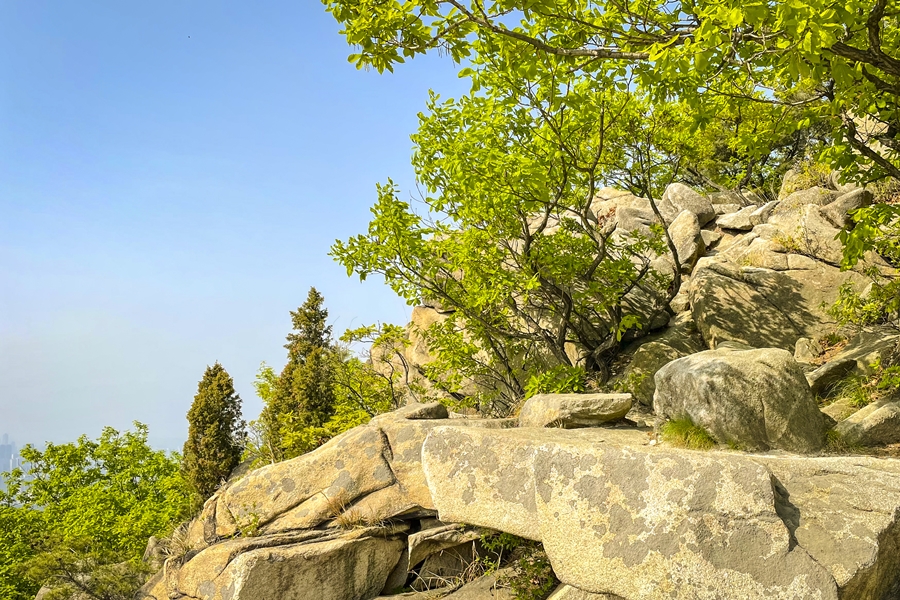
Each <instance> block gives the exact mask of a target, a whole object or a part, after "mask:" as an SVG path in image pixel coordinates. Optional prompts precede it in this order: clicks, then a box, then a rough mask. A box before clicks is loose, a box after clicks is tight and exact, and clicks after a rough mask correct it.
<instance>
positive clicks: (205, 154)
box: [0, 0, 465, 448]
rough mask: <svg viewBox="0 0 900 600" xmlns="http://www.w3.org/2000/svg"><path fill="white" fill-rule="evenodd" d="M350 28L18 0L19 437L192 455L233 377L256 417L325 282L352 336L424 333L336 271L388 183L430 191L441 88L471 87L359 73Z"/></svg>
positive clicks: (10, 387) (13, 320)
mask: <svg viewBox="0 0 900 600" xmlns="http://www.w3.org/2000/svg"><path fill="white" fill-rule="evenodd" d="M338 29H339V26H338V24H337V23H336V22H335V21H334V20H333V19H332V17H331V16H330V15H328V14H327V13H326V12H325V9H324V7H323V6H322V5H321V4H320V3H319V2H317V1H315V0H303V1H301V2H282V1H278V2H274V1H273V2H267V3H248V2H207V1H202V2H200V1H184V0H181V1H179V2H160V1H157V2H144V3H137V2H112V1H109V2H63V1H57V2H39V3H38V2H11V1H0V434H2V433H3V432H4V431H8V432H9V433H10V434H12V435H13V437H14V438H16V441H17V442H19V443H22V442H26V441H27V442H33V443H41V442H43V441H44V440H52V441H68V440H71V439H74V438H75V437H77V436H78V435H79V434H82V433H86V434H88V435H90V436H96V435H97V434H98V433H99V432H100V429H101V427H102V426H104V425H111V426H114V427H117V428H126V427H128V426H129V425H130V423H131V422H132V421H133V420H138V421H141V422H144V423H147V424H148V425H149V427H150V435H151V438H152V439H153V441H154V443H156V444H157V445H159V446H162V447H171V448H176V447H179V446H180V443H181V441H182V440H183V439H184V436H185V434H186V429H187V425H186V421H185V417H184V415H185V413H186V412H187V410H188V407H189V406H190V402H191V400H192V398H193V395H194V393H196V386H197V381H198V380H199V378H200V377H201V375H202V373H203V370H204V368H205V366H206V365H207V364H212V363H213V362H214V361H216V360H218V361H220V362H222V364H223V365H224V366H225V368H226V369H227V370H228V371H229V372H230V373H231V375H232V376H233V377H234V379H235V385H236V387H237V388H238V391H239V392H240V394H241V396H242V398H243V399H244V413H245V416H246V417H248V418H254V417H255V416H256V414H257V413H258V411H259V408H260V404H259V401H258V399H257V398H256V397H255V395H254V393H253V388H252V381H253V377H254V374H255V372H256V370H257V368H258V366H259V363H260V362H261V361H263V360H265V361H267V362H268V363H270V364H272V365H273V366H276V367H280V366H281V365H283V363H284V352H285V351H284V349H283V348H282V344H283V343H284V341H283V340H284V336H285V335H286V334H287V333H288V331H289V328H290V318H289V315H288V311H290V310H292V309H295V308H296V307H297V306H298V305H299V304H301V303H302V302H303V300H304V299H305V297H306V293H307V290H308V289H309V287H310V286H311V285H315V286H316V287H317V288H318V289H319V291H321V292H322V293H323V294H324V296H325V298H326V304H327V307H328V309H329V311H330V316H331V320H332V322H333V325H334V329H335V332H337V333H339V332H341V331H343V330H344V329H345V328H346V327H349V326H356V325H359V324H363V323H370V322H374V321H387V322H396V323H404V322H405V321H406V320H407V317H408V314H409V308H408V307H406V306H405V305H404V304H403V302H402V301H400V300H399V299H397V298H396V297H395V296H394V295H393V293H392V292H391V291H390V290H389V289H388V288H387V287H385V286H384V285H382V284H380V283H377V282H375V281H367V282H366V283H364V284H360V283H359V282H358V280H356V279H355V278H354V279H351V278H348V277H347V276H346V272H345V271H344V270H343V268H342V267H340V265H338V264H337V263H334V262H333V261H332V260H331V259H330V258H329V257H328V256H327V252H328V248H329V246H330V245H331V244H332V243H333V241H334V240H335V239H336V238H341V239H344V238H347V237H349V236H350V235H353V234H356V233H360V232H363V231H364V230H365V227H366V224H367V222H368V217H369V211H368V207H369V206H370V205H371V204H372V203H373V202H374V199H375V183H376V182H380V181H384V180H386V179H387V178H388V177H393V178H394V179H395V181H397V182H398V183H399V184H400V185H401V186H402V187H403V188H404V189H405V190H410V189H412V187H413V174H412V169H411V167H410V166H409V157H410V154H411V151H412V148H411V142H410V140H409V134H410V133H412V132H413V131H414V130H415V128H416V122H417V120H416V114H417V113H418V112H419V111H422V110H423V109H424V107H425V100H426V98H427V90H428V89H429V88H432V89H434V90H435V91H437V92H439V93H441V94H442V95H444V96H458V95H459V94H461V93H463V92H464V91H465V87H464V82H463V81H462V80H459V79H457V78H456V76H455V72H456V69H455V68H454V65H453V64H452V63H451V62H450V61H449V59H442V58H440V57H437V56H429V57H426V58H422V59H416V60H415V61H413V62H411V63H409V64H407V65H402V66H401V68H399V69H398V70H397V73H395V74H393V75H391V74H385V75H379V74H378V73H377V72H374V71H373V72H367V71H357V70H356V68H355V67H354V66H353V65H351V64H349V63H348V62H347V58H346V57H347V55H348V54H349V53H350V52H351V51H352V49H351V48H350V47H349V46H347V44H346V42H345V41H344V39H343V37H342V36H340V35H339V34H338Z"/></svg>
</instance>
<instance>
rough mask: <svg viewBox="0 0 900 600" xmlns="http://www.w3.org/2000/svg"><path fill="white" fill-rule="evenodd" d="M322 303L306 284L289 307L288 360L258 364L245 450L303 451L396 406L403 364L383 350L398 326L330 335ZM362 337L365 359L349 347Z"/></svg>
mask: <svg viewBox="0 0 900 600" xmlns="http://www.w3.org/2000/svg"><path fill="white" fill-rule="evenodd" d="M323 303H324V298H323V297H322V295H321V294H319V293H318V292H317V291H316V289H315V288H311V289H310V291H309V296H308V297H307V300H306V302H305V303H304V304H303V306H301V307H300V308H299V309H298V310H297V311H296V312H292V313H291V318H292V321H293V325H294V332H292V333H290V334H289V335H288V337H287V340H288V344H287V345H286V346H285V347H286V348H287V349H288V363H287V365H285V367H284V369H283V370H282V372H281V374H280V375H278V374H276V373H275V370H274V369H273V368H272V367H270V366H268V365H267V364H265V363H262V365H260V368H259V372H258V373H257V375H256V381H255V383H254V386H255V388H256V393H257V395H258V396H259V397H260V399H261V400H262V401H263V411H262V413H261V414H260V418H259V419H258V420H257V421H251V423H250V427H249V436H248V439H247V444H246V448H245V451H244V458H247V459H254V460H255V462H270V463H271V462H276V461H278V460H282V459H285V458H291V457H293V456H298V455H300V454H304V453H306V452H309V451H311V450H314V449H315V448H317V447H318V446H320V445H322V444H323V443H325V442H326V441H328V440H329V439H331V438H332V437H334V436H336V435H339V434H341V433H343V432H344V431H347V430H349V429H352V428H353V427H356V426H358V425H362V424H363V423H366V422H368V421H369V419H370V418H371V417H373V416H375V415H377V414H380V413H383V412H387V411H389V410H393V409H394V408H397V407H398V406H399V403H400V401H401V397H402V392H401V387H402V384H404V383H405V381H406V380H407V379H408V370H405V373H400V372H398V371H397V370H395V369H394V367H393V366H392V365H393V361H390V360H388V359H387V358H385V355H384V353H383V352H381V351H382V350H383V349H387V348H393V347H394V346H397V345H398V344H402V343H404V342H405V341H406V340H405V335H404V334H403V330H402V329H401V328H399V327H397V326H395V325H372V326H367V327H360V328H358V329H353V330H347V331H346V332H345V333H344V335H343V336H341V339H340V341H339V342H335V341H334V340H332V338H331V327H330V326H329V325H327V324H326V322H327V318H328V311H327V309H325V308H324V307H323ZM359 342H363V343H369V344H371V351H370V352H371V353H372V356H370V357H369V360H362V359H361V358H360V357H359V356H357V355H356V354H355V353H354V352H353V349H352V345H353V344H356V343H359ZM376 354H377V356H378V358H377V359H376V356H375V355H376ZM400 356H401V357H402V354H400ZM376 360H377V363H378V365H379V367H380V368H376V367H375V364H374V362H375V361H376ZM385 367H387V370H385ZM404 367H405V363H404Z"/></svg>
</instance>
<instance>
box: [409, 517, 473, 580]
mask: <svg viewBox="0 0 900 600" xmlns="http://www.w3.org/2000/svg"><path fill="white" fill-rule="evenodd" d="M480 537H481V531H479V530H477V529H471V528H467V527H466V526H465V525H462V524H459V523H451V524H449V525H442V526H440V527H433V528H430V529H425V530H423V531H419V532H417V533H413V534H412V535H410V536H409V557H408V560H409V564H408V567H407V570H412V568H413V567H414V566H416V565H417V564H419V563H420V562H422V561H423V560H425V559H426V558H428V557H429V556H431V555H432V554H436V553H438V552H441V551H443V550H447V549H448V548H454V547H459V546H462V545H463V544H467V543H471V542H474V541H477V540H478V539H479V538H480Z"/></svg>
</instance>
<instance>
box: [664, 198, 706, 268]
mask: <svg viewBox="0 0 900 600" xmlns="http://www.w3.org/2000/svg"><path fill="white" fill-rule="evenodd" d="M669 237H670V238H671V239H672V243H673V244H674V245H675V249H676V251H677V252H676V253H677V255H678V263H679V264H680V265H681V270H682V271H683V272H685V273H690V272H691V270H692V269H693V268H694V265H695V264H696V263H697V260H698V259H699V258H700V257H701V256H702V255H703V251H704V250H705V246H704V244H703V239H702V238H701V237H700V221H698V220H697V215H695V214H694V213H692V212H690V211H687V210H683V211H681V213H679V215H678V216H677V217H676V218H675V220H673V221H672V223H671V225H669Z"/></svg>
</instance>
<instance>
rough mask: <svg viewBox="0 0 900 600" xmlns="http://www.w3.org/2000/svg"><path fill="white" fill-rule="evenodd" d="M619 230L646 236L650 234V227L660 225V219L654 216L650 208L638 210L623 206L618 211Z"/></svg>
mask: <svg viewBox="0 0 900 600" xmlns="http://www.w3.org/2000/svg"><path fill="white" fill-rule="evenodd" d="M616 218H617V220H618V221H617V222H618V225H617V229H618V230H619V231H622V232H624V233H633V232H635V231H637V232H639V233H642V234H644V235H649V234H650V226H651V225H652V224H654V223H658V222H659V219H657V218H656V215H655V214H653V211H652V210H651V209H649V208H637V207H631V206H623V207H621V208H619V209H617V210H616Z"/></svg>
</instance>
